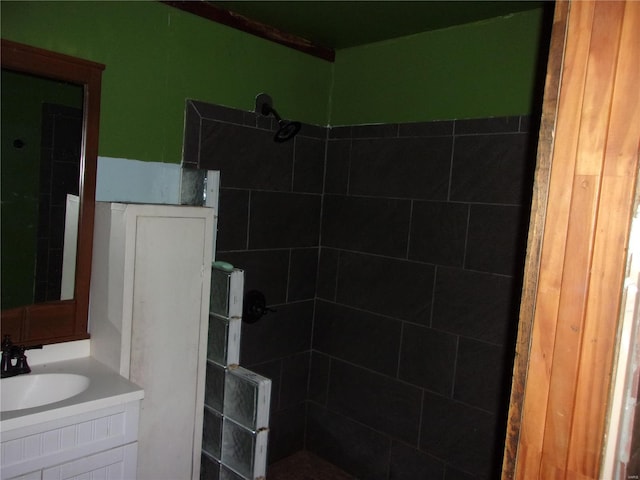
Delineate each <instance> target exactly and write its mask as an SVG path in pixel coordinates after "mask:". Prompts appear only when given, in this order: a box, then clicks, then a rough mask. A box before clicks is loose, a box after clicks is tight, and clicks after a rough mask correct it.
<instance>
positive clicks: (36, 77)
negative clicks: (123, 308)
mask: <svg viewBox="0 0 640 480" xmlns="http://www.w3.org/2000/svg"><path fill="white" fill-rule="evenodd" d="M0 60H1V62H2V151H1V152H0V154H1V155H2V160H1V161H2V185H1V187H2V225H1V226H2V235H1V237H2V319H1V328H2V335H3V336H4V335H7V334H8V335H11V337H12V340H13V342H14V343H21V344H25V345H31V344H36V343H43V344H49V343H58V342H65V341H70V340H79V339H83V338H88V332H87V313H88V306H89V282H90V279H91V250H92V244H93V213H94V207H95V176H96V164H97V155H98V124H99V117H100V88H101V78H102V70H103V69H104V65H101V64H98V63H94V62H90V61H86V60H82V59H79V58H75V57H70V56H68V55H62V54H59V53H55V52H49V51H46V50H42V49H39V48H35V47H31V46H27V45H21V44H18V43H15V42H11V41H8V40H4V39H2V55H1V56H0ZM45 79H46V80H45ZM5 82H6V83H5ZM15 84H21V87H23V86H27V85H30V86H31V88H29V90H28V91H18V90H17V88H14V87H15ZM12 85H13V86H12ZM5 88H10V90H8V91H6V92H5ZM45 92H46V93H45ZM51 92H53V93H51ZM13 97H15V98H13ZM8 105H9V106H8ZM29 111H35V112H36V113H35V116H36V117H39V119H38V120H27V118H26V117H27V113H28V112H29ZM10 112H12V114H11V115H9V113H10ZM5 114H6V117H5ZM41 146H42V147H43V148H40V147H41ZM12 157H13V158H12ZM45 160H46V161H45ZM52 161H53V163H52ZM5 216H6V218H5ZM45 227H46V228H45Z"/></svg>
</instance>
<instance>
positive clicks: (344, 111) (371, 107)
mask: <svg viewBox="0 0 640 480" xmlns="http://www.w3.org/2000/svg"><path fill="white" fill-rule="evenodd" d="M541 22H542V9H537V10H532V11H527V12H522V13H518V14H514V15H511V16H508V17H500V18H495V19H492V20H488V21H484V22H478V23H473V24H467V25H461V26H457V27H452V28H447V29H442V30H436V31H432V32H427V33H422V34H418V35H412V36H409V37H404V38H401V39H397V40H393V41H387V42H380V43H375V44H369V45H365V46H362V47H354V48H349V49H344V50H339V51H338V52H337V55H336V63H335V79H334V87H333V91H332V99H331V105H332V112H331V119H330V123H331V125H351V124H363V123H395V122H414V121H426V120H445V119H459V118H481V117H492V116H501V115H522V114H528V113H530V112H531V104H532V94H533V89H534V80H535V69H536V67H537V64H536V60H537V53H538V45H539V42H540V31H541Z"/></svg>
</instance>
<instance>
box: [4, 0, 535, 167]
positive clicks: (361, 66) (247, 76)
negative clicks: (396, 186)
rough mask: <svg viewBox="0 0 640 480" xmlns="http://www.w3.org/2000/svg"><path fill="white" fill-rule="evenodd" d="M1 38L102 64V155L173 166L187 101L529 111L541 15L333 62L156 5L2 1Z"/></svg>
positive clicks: (323, 117)
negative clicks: (265, 97) (263, 95)
mask: <svg viewBox="0 0 640 480" xmlns="http://www.w3.org/2000/svg"><path fill="white" fill-rule="evenodd" d="M0 9H1V10H0V13H1V31H2V37H3V38H7V39H10V40H14V41H18V42H22V43H27V44H31V45H35V46H39V47H42V48H46V49H50V50H54V51H58V52H62V53H67V54H70V55H75V56H78V57H82V58H86V59H89V60H94V61H97V62H101V63H104V64H106V65H107V68H106V70H105V73H104V77H103V79H104V81H103V95H102V113H101V128H100V150H99V153H100V155H102V156H111V157H122V158H132V159H137V160H148V161H160V162H179V161H180V159H181V149H182V131H183V122H184V104H185V99H187V98H191V99H196V100H202V101H206V102H211V103H216V104H220V105H226V106H230V107H234V108H239V109H243V110H253V107H254V99H255V96H256V95H257V94H258V93H260V92H267V93H269V94H270V95H271V96H272V97H273V99H274V106H275V108H276V109H277V110H278V111H279V112H280V113H281V114H282V116H283V117H285V118H291V119H297V120H301V121H303V122H307V123H312V124H318V125H328V124H331V125H346V124H363V123H390V122H411V121H426V120H438V119H455V118H473V117H488V116H499V115H520V114H526V113H529V112H530V111H531V94H532V91H533V81H534V70H535V68H536V55H537V47H538V40H539V30H540V28H539V27H540V22H541V18H542V13H541V11H540V10H534V11H530V12H524V13H519V14H514V15H512V16H510V17H502V18H497V19H493V20H489V21H485V22H481V23H475V24H469V25H463V26H459V27H453V28H449V29H443V30H438V31H434V32H430V33H424V34H419V35H414V36H411V37H405V38H402V39H398V40H394V41H389V42H381V43H377V44H371V45H367V46H363V47H356V48H350V49H344V50H339V51H338V52H337V55H336V57H337V58H336V63H335V64H330V63H328V62H325V61H323V60H320V59H316V58H314V57H310V56H307V55H305V54H302V53H299V52H296V51H294V50H290V49H287V48H285V47H283V46H280V45H277V44H274V43H271V42H268V41H266V40H263V39H260V38H257V37H255V36H252V35H249V34H246V33H242V32H239V31H236V30H233V29H230V28H228V27H225V26H223V25H219V24H216V23H213V22H210V21H208V20H204V19H201V18H198V17H196V16H194V15H191V14H188V13H184V12H181V11H178V10H176V9H173V8H171V7H168V6H166V5H163V4H161V3H158V2H154V1H144V2H119V1H112V2H94V1H92V2H58V1H54V2H39V1H18V2H14V1H7V0H4V1H2V2H0Z"/></svg>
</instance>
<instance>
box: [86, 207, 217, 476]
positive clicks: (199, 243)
mask: <svg viewBox="0 0 640 480" xmlns="http://www.w3.org/2000/svg"><path fill="white" fill-rule="evenodd" d="M213 234H214V211H213V209H211V208H205V207H188V206H169V205H140V204H120V203H102V202H97V203H96V212H95V230H94V251H93V266H92V276H91V301H90V318H89V330H90V333H91V355H92V356H93V357H95V358H96V359H97V360H99V361H101V362H103V363H105V364H107V365H108V366H110V367H111V368H113V369H115V370H116V371H119V372H120V374H121V375H123V376H124V377H126V378H128V379H129V380H130V381H132V382H134V383H135V384H137V385H139V386H141V387H142V388H143V389H144V394H145V397H144V400H143V402H142V406H141V411H140V427H139V434H138V439H139V442H138V472H137V479H139V480H176V479H180V480H188V479H190V478H191V479H193V480H196V479H198V478H199V475H200V449H201V444H202V423H203V411H204V382H205V371H206V349H207V330H208V318H209V316H208V314H209V288H210V282H211V259H212V253H213V252H212V243H213Z"/></svg>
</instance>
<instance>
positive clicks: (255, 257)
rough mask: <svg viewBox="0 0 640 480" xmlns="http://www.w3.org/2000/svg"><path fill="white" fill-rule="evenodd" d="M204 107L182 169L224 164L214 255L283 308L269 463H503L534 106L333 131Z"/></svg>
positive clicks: (396, 469) (265, 321)
mask: <svg viewBox="0 0 640 480" xmlns="http://www.w3.org/2000/svg"><path fill="white" fill-rule="evenodd" d="M273 127H274V125H272V123H271V120H270V119H268V118H266V117H263V116H260V115H256V114H254V113H252V112H243V111H240V110H235V109H230V108H226V107H222V106H216V105H210V104H204V103H201V102H196V101H190V102H188V104H187V126H186V131H185V147H184V163H183V168H185V169H201V170H219V171H220V211H219V224H218V239H217V252H216V259H217V260H224V261H227V262H229V263H232V264H233V265H235V266H237V267H238V268H242V269H243V270H244V271H245V280H244V281H245V291H249V290H259V291H261V292H263V293H264V294H265V297H266V299H267V303H268V305H269V306H270V307H272V308H273V309H275V312H271V313H269V314H267V315H266V316H264V317H263V318H262V319H260V320H259V321H258V322H256V323H254V324H247V323H245V324H243V325H242V342H241V351H240V360H241V364H242V365H243V366H244V367H246V368H249V369H251V370H253V371H255V372H258V373H259V374H261V375H264V376H265V377H268V378H270V379H271V380H272V382H273V384H272V396H271V418H270V432H269V462H270V463H273V462H275V461H278V460H280V459H283V458H285V457H287V456H289V455H291V454H293V453H295V452H297V451H300V450H308V451H311V452H313V453H315V454H317V455H318V456H320V457H322V458H324V459H325V460H328V461H330V462H331V463H333V464H335V465H337V466H339V467H340V468H342V469H343V470H345V471H346V472H348V473H350V474H351V475H353V476H355V477H357V478H361V479H365V480H378V479H380V480H387V479H396V480H398V479H400V480H404V479H407V480H417V479H432V478H433V479H438V480H440V479H445V480H455V479H471V478H494V477H495V474H496V472H497V471H499V467H500V465H499V463H500V460H501V455H502V441H503V437H504V433H503V432H504V428H505V421H506V408H507V402H508V392H509V377H510V369H511V363H512V358H513V348H514V338H515V329H516V322H517V310H518V301H519V290H520V279H521V276H522V264H523V260H524V245H525V240H526V227H527V221H528V215H529V203H530V195H531V186H532V176H533V167H534V163H535V140H536V139H535V138H534V137H535V135H529V131H532V132H536V131H537V129H536V128H535V126H533V127H531V128H530V125H529V120H528V118H527V117H501V118H487V119H476V120H455V121H438V122H425V123H407V124H384V125H364V126H345V127H334V128H324V127H318V126H311V125H303V127H302V130H301V132H300V133H299V135H298V136H297V137H296V138H295V139H294V140H292V141H290V142H287V143H282V144H278V143H275V142H273V141H272V136H273Z"/></svg>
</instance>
